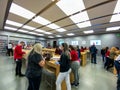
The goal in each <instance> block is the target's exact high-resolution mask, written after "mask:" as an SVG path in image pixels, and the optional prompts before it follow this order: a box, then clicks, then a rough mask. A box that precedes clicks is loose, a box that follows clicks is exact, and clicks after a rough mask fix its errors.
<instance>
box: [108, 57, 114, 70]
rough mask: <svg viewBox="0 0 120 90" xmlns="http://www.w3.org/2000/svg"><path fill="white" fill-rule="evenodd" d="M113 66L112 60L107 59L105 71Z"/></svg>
mask: <svg viewBox="0 0 120 90" xmlns="http://www.w3.org/2000/svg"><path fill="white" fill-rule="evenodd" d="M113 66H114V60H113V59H110V58H109V59H108V63H107V68H106V69H107V70H108V69H109V68H111V67H113Z"/></svg>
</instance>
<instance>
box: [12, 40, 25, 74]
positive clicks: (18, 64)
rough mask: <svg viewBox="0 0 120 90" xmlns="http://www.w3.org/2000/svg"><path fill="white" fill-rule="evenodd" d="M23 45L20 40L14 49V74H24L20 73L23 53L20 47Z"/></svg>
mask: <svg viewBox="0 0 120 90" xmlns="http://www.w3.org/2000/svg"><path fill="white" fill-rule="evenodd" d="M23 45H24V42H23V41H21V42H20V43H19V44H18V45H17V46H16V47H15V49H14V60H15V61H16V69H15V72H16V76H17V75H19V76H24V75H23V74H22V73H21V68H22V56H23V54H25V52H23V51H22V47H23Z"/></svg>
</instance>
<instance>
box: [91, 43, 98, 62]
mask: <svg viewBox="0 0 120 90" xmlns="http://www.w3.org/2000/svg"><path fill="white" fill-rule="evenodd" d="M90 53H91V63H94V64H97V63H96V54H97V48H96V47H95V45H92V46H91V47H90Z"/></svg>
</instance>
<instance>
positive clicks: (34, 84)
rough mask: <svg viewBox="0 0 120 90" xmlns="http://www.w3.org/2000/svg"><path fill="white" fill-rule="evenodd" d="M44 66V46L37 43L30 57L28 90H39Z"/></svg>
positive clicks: (27, 74) (27, 71) (27, 73)
mask: <svg viewBox="0 0 120 90" xmlns="http://www.w3.org/2000/svg"><path fill="white" fill-rule="evenodd" d="M44 64H45V60H44V59H43V56H42V45H41V44H39V43H37V44H35V45H34V47H33V49H32V50H31V52H30V54H29V55H28V65H27V70H26V77H27V78H28V82H29V86H28V89H27V90H39V87H40V83H41V76H42V67H43V66H44Z"/></svg>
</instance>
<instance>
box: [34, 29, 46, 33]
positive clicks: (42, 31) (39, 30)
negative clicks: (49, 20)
mask: <svg viewBox="0 0 120 90" xmlns="http://www.w3.org/2000/svg"><path fill="white" fill-rule="evenodd" d="M35 31H37V32H41V33H45V32H46V31H44V30H41V29H36V30H35Z"/></svg>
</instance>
